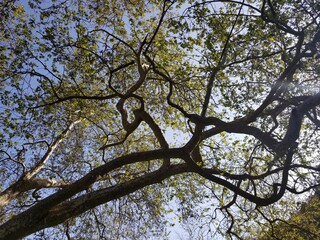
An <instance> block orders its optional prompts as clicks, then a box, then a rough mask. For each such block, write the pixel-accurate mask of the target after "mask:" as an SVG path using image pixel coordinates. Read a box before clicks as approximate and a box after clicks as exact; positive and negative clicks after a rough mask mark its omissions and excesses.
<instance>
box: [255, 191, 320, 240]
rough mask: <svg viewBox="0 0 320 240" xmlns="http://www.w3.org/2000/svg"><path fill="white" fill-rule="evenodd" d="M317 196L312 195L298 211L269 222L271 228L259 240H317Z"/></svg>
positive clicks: (319, 208)
mask: <svg viewBox="0 0 320 240" xmlns="http://www.w3.org/2000/svg"><path fill="white" fill-rule="evenodd" d="M319 200H320V199H319V195H313V196H311V197H310V198H308V200H307V201H306V202H303V203H302V204H301V206H300V209H299V211H297V212H295V213H294V214H292V216H290V218H289V219H288V220H287V221H284V220H283V219H274V220H270V219H269V221H270V222H269V223H270V225H271V226H272V228H270V229H269V231H266V232H262V233H261V235H262V236H261V237H260V238H259V239H261V240H262V239H272V238H275V239H301V240H304V239H317V238H319V236H320V230H319V229H320V228H319V227H320V226H319V224H320V223H319V222H320V204H319V203H320V201H319Z"/></svg>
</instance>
